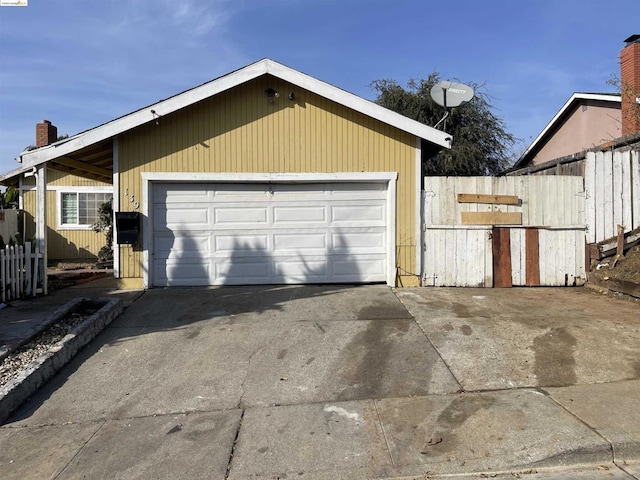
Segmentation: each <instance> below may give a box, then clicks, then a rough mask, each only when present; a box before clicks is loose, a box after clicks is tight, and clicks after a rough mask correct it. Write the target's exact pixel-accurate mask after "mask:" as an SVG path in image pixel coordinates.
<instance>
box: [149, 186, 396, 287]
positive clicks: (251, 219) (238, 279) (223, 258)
mask: <svg viewBox="0 0 640 480" xmlns="http://www.w3.org/2000/svg"><path fill="white" fill-rule="evenodd" d="M280 180H281V181H276V182H246V183H235V182H231V183H204V182H197V183H194V182H181V183H165V182H157V183H156V182H151V186H150V187H148V189H149V191H150V194H151V198H152V202H151V205H150V212H149V221H150V222H151V224H152V226H153V228H152V231H153V238H152V240H151V241H150V242H149V243H150V246H151V247H152V250H151V253H152V258H153V261H152V272H151V278H152V283H153V286H198V285H248V284H295V283H300V284H301V283H369V282H389V279H390V278H393V274H394V273H395V272H390V270H391V269H392V265H393V263H392V258H391V257H392V255H390V254H389V251H390V248H389V245H392V243H393V240H392V239H393V237H392V235H393V232H394V226H393V219H392V218H391V219H390V218H389V217H390V213H389V212H392V211H393V210H392V209H391V208H390V202H391V199H390V197H391V195H390V194H389V190H390V188H389V179H386V181H377V182H372V181H358V182H354V181H350V182H349V181H341V182H327V181H324V182H302V183H300V182H296V183H294V182H290V181H289V182H288V181H286V180H285V181H282V179H280ZM391 203H393V202H391ZM390 240H391V241H390ZM391 251H392V249H391Z"/></svg>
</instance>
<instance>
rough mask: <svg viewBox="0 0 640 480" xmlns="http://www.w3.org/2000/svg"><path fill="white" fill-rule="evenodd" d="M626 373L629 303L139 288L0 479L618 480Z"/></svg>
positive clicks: (365, 289)
mask: <svg viewBox="0 0 640 480" xmlns="http://www.w3.org/2000/svg"><path fill="white" fill-rule="evenodd" d="M638 378H640V305H638V304H637V303H634V302H630V301H625V300H620V299H616V298H612V297H608V296H603V295H601V294H598V293H595V292H592V291H589V290H585V289H509V290H500V289H478V290H475V289H433V288H424V289H401V290H397V291H393V290H391V289H389V288H387V287H384V286H361V287H348V286H305V287H299V286H281V287H278V286H275V287H274V286H271V287H229V288H211V289H195V288H194V289H156V290H150V291H148V292H147V293H145V294H144V295H143V296H142V297H141V298H140V299H139V300H137V301H136V302H135V303H134V304H133V305H132V306H131V307H129V309H127V311H126V312H125V314H124V315H122V316H121V317H120V318H119V319H117V320H116V321H115V322H114V323H113V324H112V325H111V326H109V327H108V328H107V329H106V330H105V331H104V332H103V333H102V334H101V335H100V336H98V337H97V338H96V339H95V340H94V341H93V342H92V343H91V344H90V345H89V346H88V347H87V348H85V349H84V350H83V351H82V352H81V353H80V354H79V356H78V357H76V359H74V361H73V362H72V363H71V364H69V365H68V366H67V367H66V368H65V369H63V370H62V371H61V372H60V374H58V375H57V376H56V377H55V378H54V379H53V380H52V381H50V382H49V383H48V384H47V385H45V387H44V388H43V389H42V390H41V391H40V392H39V393H38V394H37V395H36V396H35V397H34V398H33V399H32V400H31V401H30V402H29V403H28V404H26V405H25V406H24V407H23V408H22V409H21V410H20V411H18V413H17V414H16V415H15V416H14V417H13V418H12V419H11V420H10V421H9V422H8V423H7V424H5V425H4V426H2V427H0V476H1V477H2V478H3V479H8V478H21V479H22V478H59V479H68V478H122V479H124V478H214V479H224V478H229V479H257V478H264V479H273V478H311V479H325V478H326V479H336V478H398V477H411V476H420V478H424V476H426V475H434V474H450V473H468V472H517V471H522V470H526V469H530V468H536V469H539V470H540V471H544V470H545V468H547V467H549V468H553V469H556V468H558V467H561V468H563V467H567V466H571V468H572V469H573V470H572V473H571V476H570V477H551V476H548V475H558V472H557V471H556V470H553V471H552V473H544V474H541V475H547V476H544V478H601V477H602V478H633V477H631V476H630V475H631V474H634V473H635V474H636V475H638V474H640V467H638V464H637V463H634V462H635V461H637V460H640V381H639V380H638ZM576 465H582V466H581V467H579V469H578V470H579V472H578V470H576V467H575V466H576ZM505 475H506V474H505ZM560 475H562V473H560ZM580 475H583V476H580ZM505 478H506V477H505ZM509 478H513V477H509ZM529 478H531V477H529Z"/></svg>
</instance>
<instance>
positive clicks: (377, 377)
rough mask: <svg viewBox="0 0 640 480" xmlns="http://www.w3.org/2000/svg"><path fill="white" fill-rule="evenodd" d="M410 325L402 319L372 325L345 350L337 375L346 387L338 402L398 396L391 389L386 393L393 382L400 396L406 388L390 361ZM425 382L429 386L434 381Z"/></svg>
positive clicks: (372, 323) (338, 397)
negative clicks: (399, 338) (386, 385)
mask: <svg viewBox="0 0 640 480" xmlns="http://www.w3.org/2000/svg"><path fill="white" fill-rule="evenodd" d="M410 323H411V321H410V320H402V319H400V320H388V321H384V322H369V325H367V328H366V329H365V330H363V331H361V332H359V333H358V334H357V335H356V336H355V337H354V338H353V340H351V342H350V343H349V345H347V346H346V347H345V348H344V352H345V358H344V359H342V360H341V361H340V370H339V371H338V372H337V373H338V378H339V379H340V383H341V384H342V385H346V387H344V388H343V389H342V391H341V392H340V393H339V394H338V396H337V399H338V400H356V399H364V398H381V397H383V396H385V395H394V392H387V391H386V390H387V389H388V388H385V391H384V392H383V388H384V387H385V383H390V384H391V389H392V390H398V392H396V393H398V394H399V391H400V390H402V388H403V382H402V378H401V376H397V375H395V373H396V372H395V370H394V369H393V368H392V367H390V365H389V363H390V362H389V361H390V357H391V356H392V355H394V349H393V346H394V343H395V342H394V340H393V339H394V337H397V336H403V335H405V334H406V332H408V331H409V325H410ZM396 377H398V378H396ZM385 380H386V382H385ZM424 381H425V385H428V384H429V382H430V378H425V379H424Z"/></svg>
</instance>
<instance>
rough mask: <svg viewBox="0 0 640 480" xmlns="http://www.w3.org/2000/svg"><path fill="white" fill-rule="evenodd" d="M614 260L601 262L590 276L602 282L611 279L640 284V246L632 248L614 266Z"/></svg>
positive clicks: (607, 259)
mask: <svg viewBox="0 0 640 480" xmlns="http://www.w3.org/2000/svg"><path fill="white" fill-rule="evenodd" d="M614 258H615V257H609V258H606V259H603V260H601V261H600V262H599V263H598V264H597V265H595V266H594V267H593V268H592V269H591V273H590V275H593V276H594V277H596V278H597V279H598V280H602V281H606V280H609V279H611V280H622V281H625V282H632V283H637V284H640V245H637V246H635V247H632V248H630V249H629V250H628V251H627V253H626V254H625V256H624V258H621V259H619V260H618V261H617V262H616V264H615V266H612V265H613V263H614Z"/></svg>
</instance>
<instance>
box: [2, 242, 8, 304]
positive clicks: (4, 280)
mask: <svg viewBox="0 0 640 480" xmlns="http://www.w3.org/2000/svg"><path fill="white" fill-rule="evenodd" d="M6 256H7V255H6V253H5V251H4V249H2V250H0V283H2V285H0V288H1V289H2V302H3V303H4V302H6V301H7V292H6V289H7V269H6V266H5V259H6Z"/></svg>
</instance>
